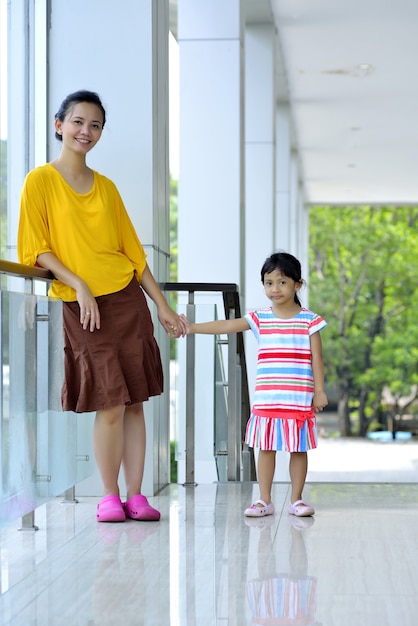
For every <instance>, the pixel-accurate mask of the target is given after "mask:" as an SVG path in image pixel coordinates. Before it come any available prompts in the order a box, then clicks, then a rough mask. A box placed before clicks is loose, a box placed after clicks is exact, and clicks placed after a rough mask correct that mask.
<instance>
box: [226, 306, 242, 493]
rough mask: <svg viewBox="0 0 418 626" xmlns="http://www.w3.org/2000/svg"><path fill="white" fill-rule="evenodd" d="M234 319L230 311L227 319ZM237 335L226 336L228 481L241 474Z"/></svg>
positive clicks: (233, 311)
mask: <svg viewBox="0 0 418 626" xmlns="http://www.w3.org/2000/svg"><path fill="white" fill-rule="evenodd" d="M234 318H235V310H234V309H231V311H230V315H229V319H234ZM238 384H239V380H238V368H237V335H236V333H232V334H230V335H228V480H231V481H239V480H240V474H241V458H240V457H241V455H240V452H241V450H240V448H241V415H240V411H239V410H238V407H239V406H240V401H239V397H240V396H239V394H238V391H239V390H238Z"/></svg>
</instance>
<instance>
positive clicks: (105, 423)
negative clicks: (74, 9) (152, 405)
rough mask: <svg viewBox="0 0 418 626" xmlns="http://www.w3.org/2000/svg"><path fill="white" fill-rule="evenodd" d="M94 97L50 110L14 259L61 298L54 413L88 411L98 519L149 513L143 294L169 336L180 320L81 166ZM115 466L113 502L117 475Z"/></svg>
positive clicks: (97, 123)
mask: <svg viewBox="0 0 418 626" xmlns="http://www.w3.org/2000/svg"><path fill="white" fill-rule="evenodd" d="M105 121H106V114H105V110H104V108H103V105H102V103H101V100H100V98H99V96H98V95H97V94H96V93H94V92H91V91H84V90H83V91H78V92H75V93H72V94H70V95H69V96H67V97H66V98H65V99H64V101H63V102H62V104H61V106H60V108H59V110H58V112H57V114H56V115H55V131H56V132H55V135H56V138H57V139H58V140H59V141H60V142H61V151H60V154H59V156H58V157H57V158H56V159H55V160H54V161H52V162H51V163H47V164H46V165H42V166H40V167H37V168H35V169H34V170H32V171H31V172H29V174H28V175H27V177H26V180H25V183H24V186H23V190H22V194H21V204H20V222H19V232H18V255H19V260H20V262H21V263H24V264H26V265H35V264H37V265H40V266H41V267H44V268H46V269H48V270H50V271H51V272H52V274H53V275H54V280H53V282H52V285H51V288H50V290H49V295H50V296H53V297H56V298H60V299H61V300H63V321H64V343H65V345H64V369H65V380H64V385H63V390H62V407H63V410H64V411H75V412H77V413H84V412H89V411H95V412H96V418H95V423H94V433H93V439H94V452H95V457H96V462H97V465H98V468H99V471H100V474H101V478H102V481H103V496H104V497H103V499H102V500H101V501H100V503H99V504H98V507H97V520H98V521H99V522H123V521H125V519H126V517H130V518H132V519H137V520H158V519H159V518H160V513H159V512H158V511H157V510H156V509H154V508H153V507H152V506H151V505H150V504H149V503H148V501H147V498H146V497H145V496H143V495H141V483H142V477H143V471H144V459H145V423H144V411H143V402H144V401H145V400H148V399H149V398H150V397H151V396H155V395H159V394H160V393H162V390H163V378H162V367H161V360H160V353H159V349H158V346H157V343H156V341H155V339H154V335H153V324H152V320H151V315H150V312H149V309H148V306H147V303H146V299H145V295H144V292H145V293H146V294H148V296H149V297H150V298H151V299H152V300H153V301H154V303H155V305H156V306H157V310H158V318H159V321H160V323H161V324H162V326H163V327H164V329H165V330H166V332H167V333H168V334H169V335H170V334H171V335H172V336H174V337H180V336H181V335H184V334H185V328H184V323H183V322H182V320H180V319H179V316H178V315H177V314H176V313H175V312H174V311H172V310H171V309H170V307H169V306H168V303H167V301H166V299H165V297H164V295H163V294H162V292H161V290H160V288H159V286H158V284H157V282H156V281H155V279H154V277H153V275H152V273H151V271H150V269H149V267H148V265H147V262H146V255H145V253H144V250H143V247H142V245H141V242H140V241H139V239H138V237H137V234H136V232H135V230H134V228H133V225H132V222H131V220H130V219H129V216H128V213H127V211H126V209H125V207H124V204H123V202H122V199H121V197H120V195H119V192H118V190H117V188H116V186H115V184H114V183H113V182H112V181H111V180H109V179H108V178H106V177H105V176H103V175H101V174H99V173H98V172H96V171H94V170H92V169H90V168H89V167H88V166H87V164H86V157H87V154H88V153H89V152H90V150H92V149H93V148H94V146H95V145H96V144H97V142H98V141H99V140H100V137H101V135H102V131H103V127H104V125H105ZM121 465H123V469H124V473H125V481H126V487H127V492H128V493H127V497H128V499H127V501H126V502H124V503H123V504H122V502H121V499H120V495H119V487H118V475H119V470H120V467H121Z"/></svg>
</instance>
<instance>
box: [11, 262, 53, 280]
mask: <svg viewBox="0 0 418 626" xmlns="http://www.w3.org/2000/svg"><path fill="white" fill-rule="evenodd" d="M0 274H8V275H9V276H19V277H20V278H31V279H36V280H45V281H47V282H50V281H51V280H53V278H54V276H53V274H51V272H50V271H49V270H45V269H44V268H43V267H32V266H30V265H23V264H22V263H14V262H13V261H4V260H3V259H1V260H0Z"/></svg>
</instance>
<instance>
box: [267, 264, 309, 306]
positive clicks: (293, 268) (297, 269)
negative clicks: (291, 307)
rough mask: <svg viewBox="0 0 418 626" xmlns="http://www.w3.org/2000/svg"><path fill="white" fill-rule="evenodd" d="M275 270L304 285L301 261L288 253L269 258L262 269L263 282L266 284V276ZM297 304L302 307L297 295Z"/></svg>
mask: <svg viewBox="0 0 418 626" xmlns="http://www.w3.org/2000/svg"><path fill="white" fill-rule="evenodd" d="M274 270H279V272H282V273H283V274H284V275H285V276H287V277H288V278H291V279H292V280H294V281H295V283H303V279H302V267H301V264H300V261H298V259H297V258H296V257H294V256H293V254H289V253H288V252H275V253H274V254H272V255H271V256H269V257H268V258H267V259H266V260H265V261H264V265H263V267H262V268H261V282H262V283H263V284H264V276H265V274H270V273H271V272H274ZM295 302H296V304H298V305H299V306H302V304H301V301H300V300H299V298H298V295H297V293H295Z"/></svg>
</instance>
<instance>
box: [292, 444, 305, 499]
mask: <svg viewBox="0 0 418 626" xmlns="http://www.w3.org/2000/svg"><path fill="white" fill-rule="evenodd" d="M307 473H308V454H307V453H306V452H291V453H290V461H289V474H290V482H291V483H292V495H291V497H290V502H296V501H297V500H302V491H303V488H304V486H305V480H306V474H307Z"/></svg>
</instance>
